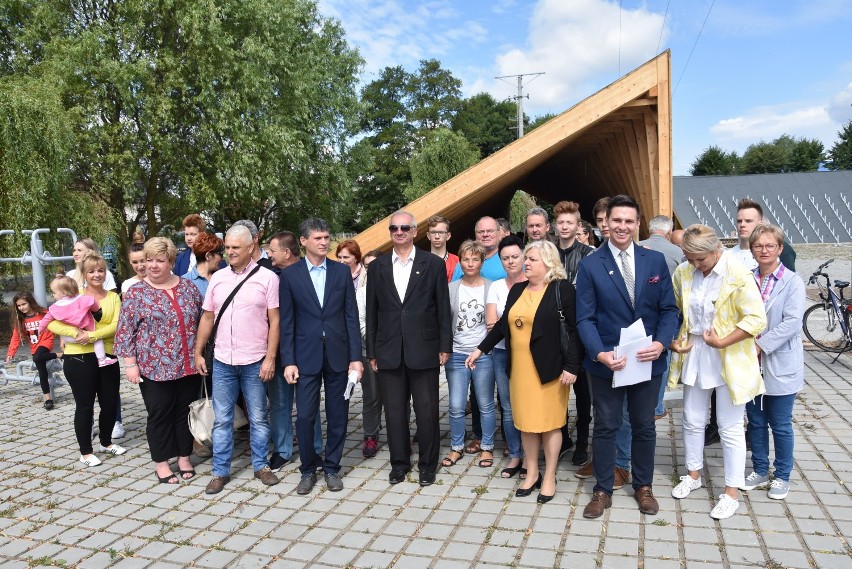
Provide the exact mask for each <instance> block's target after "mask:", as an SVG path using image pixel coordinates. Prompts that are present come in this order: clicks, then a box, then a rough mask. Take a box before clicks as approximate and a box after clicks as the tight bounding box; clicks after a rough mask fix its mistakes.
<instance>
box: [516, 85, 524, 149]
mask: <svg viewBox="0 0 852 569" xmlns="http://www.w3.org/2000/svg"><path fill="white" fill-rule="evenodd" d="M516 100H517V101H518V104H517V109H518V138H522V137H523V136H524V76H523V75H518V98H517V99H516Z"/></svg>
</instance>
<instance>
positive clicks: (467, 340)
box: [453, 284, 488, 354]
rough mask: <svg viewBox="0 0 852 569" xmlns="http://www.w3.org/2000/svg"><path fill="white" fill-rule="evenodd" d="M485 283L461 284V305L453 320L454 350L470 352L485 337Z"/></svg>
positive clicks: (463, 352) (464, 352)
mask: <svg viewBox="0 0 852 569" xmlns="http://www.w3.org/2000/svg"><path fill="white" fill-rule="evenodd" d="M487 333H488V329H487V327H486V325H485V285H484V284H482V285H479V286H475V287H470V286H464V285H463V284H462V285H460V286H459V306H458V314H457V316H456V321H455V322H453V351H454V352H459V353H462V354H469V353H471V352H472V351H473V350H475V349H476V346H478V345H479V343H480V342H482V340H483V339H485V335H486V334H487Z"/></svg>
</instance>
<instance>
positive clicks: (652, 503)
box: [633, 486, 660, 516]
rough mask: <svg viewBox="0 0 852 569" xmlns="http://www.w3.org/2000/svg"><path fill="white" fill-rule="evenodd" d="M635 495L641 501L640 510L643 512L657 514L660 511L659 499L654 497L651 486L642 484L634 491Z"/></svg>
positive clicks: (651, 514)
mask: <svg viewBox="0 0 852 569" xmlns="http://www.w3.org/2000/svg"><path fill="white" fill-rule="evenodd" d="M633 497H634V498H636V501H637V502H638V503H639V511H640V512H642V513H643V514H648V515H649V516H656V515H657V512H659V511H660V505H659V504H658V503H657V499H656V498H654V492H653V491H651V487H650V486H640V487H639V489H638V490H636V491H635V492H634V493H633Z"/></svg>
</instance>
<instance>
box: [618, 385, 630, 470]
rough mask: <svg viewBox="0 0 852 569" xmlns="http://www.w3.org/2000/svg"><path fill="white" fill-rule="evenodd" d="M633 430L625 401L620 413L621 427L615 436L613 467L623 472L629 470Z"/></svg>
mask: <svg viewBox="0 0 852 569" xmlns="http://www.w3.org/2000/svg"><path fill="white" fill-rule="evenodd" d="M632 443H633V429H631V428H630V412H629V411H628V410H627V399H626V398H625V399H624V408H623V409H622V411H621V427H620V428H619V429H618V432H617V433H616V434H615V465H616V466H617V467H619V468H623V469H624V470H630V451H631V448H632V446H633V444H632Z"/></svg>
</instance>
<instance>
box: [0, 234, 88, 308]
mask: <svg viewBox="0 0 852 569" xmlns="http://www.w3.org/2000/svg"><path fill="white" fill-rule="evenodd" d="M50 231H51V230H50V229H46V228H41V229H24V230H22V231H21V233H23V234H24V235H27V236H29V238H30V250H29V251H27V252H25V253H24V255H23V256H22V257H20V258H0V263H21V264H22V265H27V264H31V265H32V270H33V296H34V297H35V299H36V300H37V301H38V303H39V304H41V305H42V306H47V281H46V279H45V274H44V267H45V265H50V264H52V263H58V262H62V261H72V260H74V257H71V256H64V257H54V256H53V255H51V254H50V253H49V252H47V251H45V250H44V245H43V244H42V242H41V237H39V236H40V235H43V234H45V233H50ZM56 232H57V233H60V234H61V233H67V234H68V235H70V236H71V243H76V242H77V234H76V233H75V232H74V230H73V229H68V228H66V227H59V228H57V229H56ZM15 233H16V231H15V230H13V229H0V237H2V236H4V235H14V234H15Z"/></svg>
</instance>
